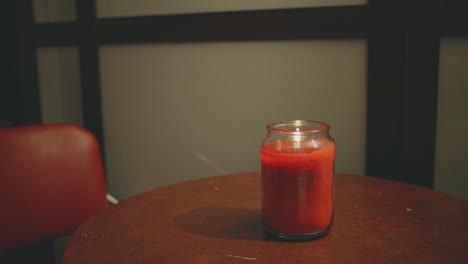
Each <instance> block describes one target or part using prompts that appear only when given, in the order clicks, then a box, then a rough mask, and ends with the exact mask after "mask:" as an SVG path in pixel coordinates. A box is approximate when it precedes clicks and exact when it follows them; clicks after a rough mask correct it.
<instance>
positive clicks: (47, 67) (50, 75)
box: [37, 48, 83, 125]
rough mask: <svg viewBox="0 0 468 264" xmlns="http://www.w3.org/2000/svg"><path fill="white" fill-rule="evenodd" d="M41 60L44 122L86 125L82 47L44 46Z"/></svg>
mask: <svg viewBox="0 0 468 264" xmlns="http://www.w3.org/2000/svg"><path fill="white" fill-rule="evenodd" d="M37 59H38V69H39V72H38V77H39V89H40V99H41V101H40V102H41V111H42V120H43V122H44V123H53V122H63V121H67V122H72V123H75V124H79V125H82V124H83V118H82V107H81V86H80V70H79V57H78V48H40V49H38V51H37Z"/></svg>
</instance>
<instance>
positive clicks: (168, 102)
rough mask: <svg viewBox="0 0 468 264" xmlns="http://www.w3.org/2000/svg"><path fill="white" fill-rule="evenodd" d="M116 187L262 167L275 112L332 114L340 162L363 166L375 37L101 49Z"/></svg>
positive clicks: (360, 169) (327, 117) (123, 190)
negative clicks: (369, 46)
mask: <svg viewBox="0 0 468 264" xmlns="http://www.w3.org/2000/svg"><path fill="white" fill-rule="evenodd" d="M100 54H101V57H100V61H101V74H102V76H101V82H102V95H103V110H104V113H103V115H104V130H105V140H106V154H107V156H106V158H107V161H108V168H109V170H108V173H109V188H110V190H111V191H112V192H113V193H114V194H116V195H117V196H118V197H128V196H131V195H133V194H135V193H138V192H141V191H144V190H148V189H150V188H153V187H157V186H161V185H166V184H171V183H175V182H179V181H183V180H188V179H193V178H199V177H206V176H211V175H220V174H227V173H237V172H245V171H258V170H259V169H260V167H259V147H260V143H261V141H262V139H263V137H264V136H265V125H266V124H267V123H268V122H272V121H275V120H282V119H319V120H323V121H326V122H329V123H330V124H331V126H332V131H331V132H332V135H333V136H334V137H335V138H336V141H337V144H338V154H337V163H336V167H337V171H341V172H350V173H358V174H362V173H364V150H365V128H366V124H365V123H366V109H365V106H366V100H365V98H366V71H367V68H366V42H365V41H364V40H350V41H346V40H344V41H280V42H278V41H277V42H237V43H234V42H232V43H199V44H155V45H133V46H108V47H103V48H102V49H101V51H100Z"/></svg>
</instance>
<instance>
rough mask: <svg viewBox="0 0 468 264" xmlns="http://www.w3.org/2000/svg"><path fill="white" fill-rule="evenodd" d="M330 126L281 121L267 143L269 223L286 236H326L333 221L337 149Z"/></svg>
mask: <svg viewBox="0 0 468 264" xmlns="http://www.w3.org/2000/svg"><path fill="white" fill-rule="evenodd" d="M329 129H330V126H329V125H328V124H325V123H322V122H318V121H309V120H292V121H281V122H276V123H272V124H269V125H268V126H267V130H268V134H267V136H266V138H265V139H264V140H263V143H262V147H261V163H262V188H263V223H264V228H265V231H266V232H267V233H269V234H270V235H272V236H273V237H276V238H279V239H283V240H295V241H300V240H309V239H316V238H320V237H323V236H325V235H326V234H327V233H328V231H329V230H330V228H331V225H332V222H333V207H334V205H333V203H334V174H335V171H334V170H335V169H334V164H335V153H336V147H335V142H334V140H333V138H332V137H331V136H330V134H329Z"/></svg>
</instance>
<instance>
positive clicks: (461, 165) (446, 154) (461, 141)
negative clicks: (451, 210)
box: [434, 38, 468, 201]
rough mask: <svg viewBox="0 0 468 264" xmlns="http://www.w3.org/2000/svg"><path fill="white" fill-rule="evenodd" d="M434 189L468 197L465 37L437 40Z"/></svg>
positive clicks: (467, 44)
mask: <svg viewBox="0 0 468 264" xmlns="http://www.w3.org/2000/svg"><path fill="white" fill-rule="evenodd" d="M439 67H440V72H439V94H438V106H437V111H438V112H437V140H436V156H435V158H436V163H435V186H434V187H435V189H436V190H439V191H442V192H446V193H449V194H452V195H455V196H458V197H460V198H463V199H465V200H467V201H468V74H467V69H468V38H446V39H442V41H441V43H440V66H439Z"/></svg>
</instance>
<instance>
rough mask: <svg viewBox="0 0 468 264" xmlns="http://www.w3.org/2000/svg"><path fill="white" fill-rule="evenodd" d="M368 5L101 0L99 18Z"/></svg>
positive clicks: (331, 0) (328, 0)
mask: <svg viewBox="0 0 468 264" xmlns="http://www.w3.org/2000/svg"><path fill="white" fill-rule="evenodd" d="M359 4H367V0H288V1H285V0H195V1H187V0H152V1H150V0H132V1H128V0H97V1H96V8H97V16H98V17H121V16H143V15H156V14H180V13H200V12H219V11H238V10H256V9H274V8H294V7H314V6H315V7H316V6H342V5H359Z"/></svg>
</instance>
